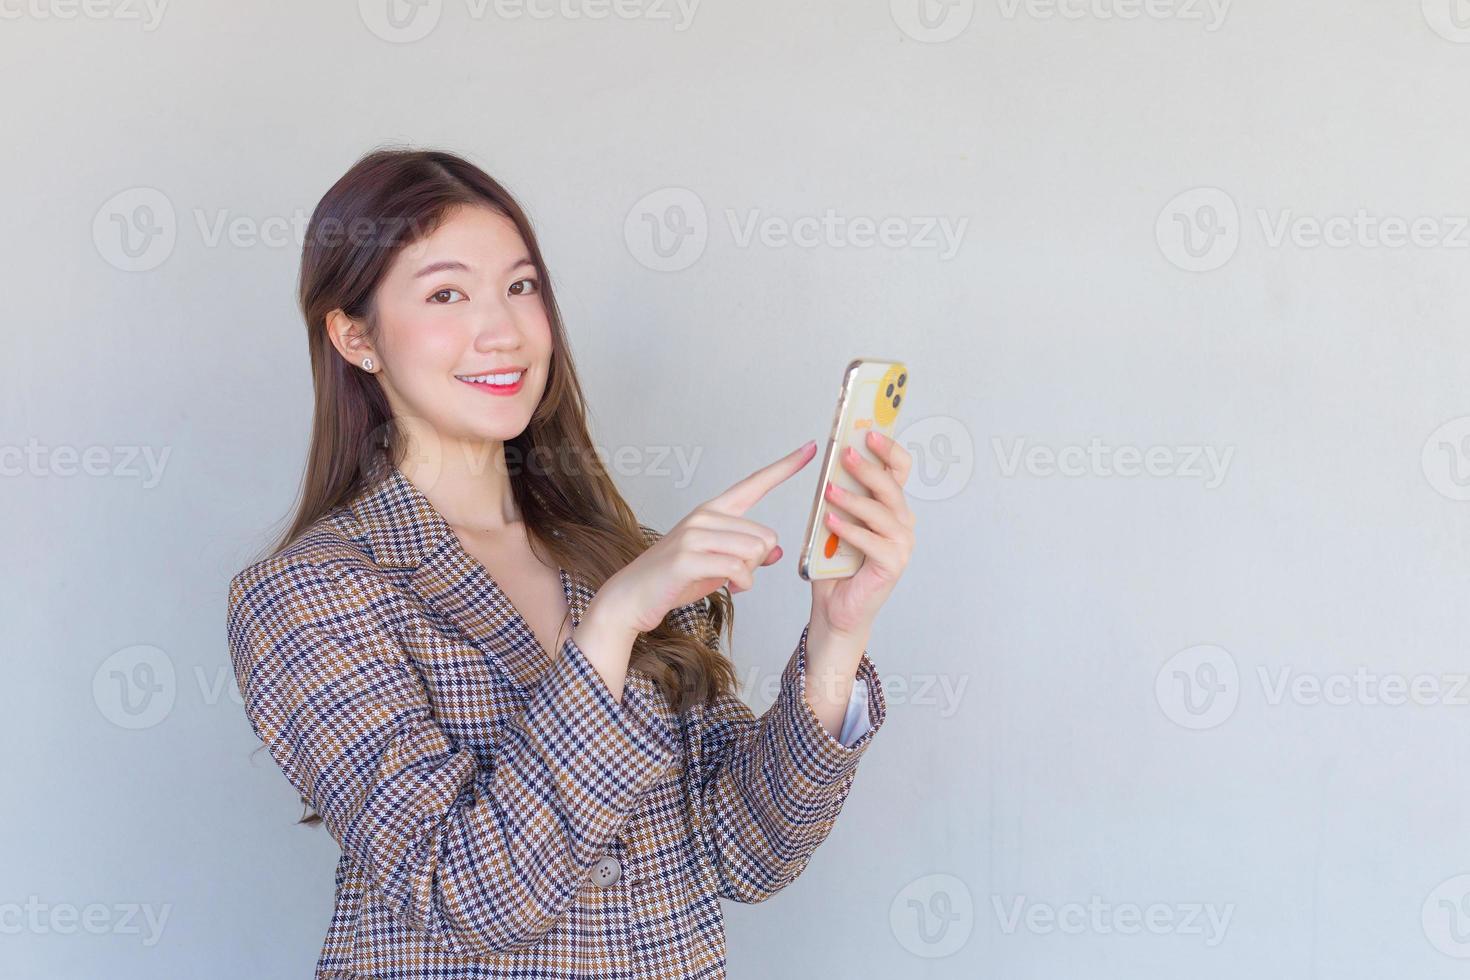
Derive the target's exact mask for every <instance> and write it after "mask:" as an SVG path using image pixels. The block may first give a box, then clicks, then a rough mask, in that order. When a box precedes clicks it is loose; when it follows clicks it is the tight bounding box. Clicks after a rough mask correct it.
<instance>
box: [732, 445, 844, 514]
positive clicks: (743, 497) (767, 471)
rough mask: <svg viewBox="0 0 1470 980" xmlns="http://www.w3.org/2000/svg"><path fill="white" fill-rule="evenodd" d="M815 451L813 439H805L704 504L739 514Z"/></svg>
mask: <svg viewBox="0 0 1470 980" xmlns="http://www.w3.org/2000/svg"><path fill="white" fill-rule="evenodd" d="M816 454H817V442H816V440H815V439H812V440H809V441H808V442H807V443H806V445H804V446H802V447H801V448H800V449H798V450H796V451H795V452H792V453H788V454H787V455H785V456H782V457H781V458H780V459H778V460H776V461H775V462H774V463H770V464H768V465H766V466H763V467H761V468H760V469H758V470H756V471H755V472H754V473H752V474H750V476H747V477H746V478H745V479H743V480H741V481H740V482H738V483H736V484H734V485H733V486H731V487H730V488H729V489H728V490H726V491H725V492H724V493H721V494H720V495H719V496H717V497H715V498H713V499H712V500H710V502H709V505H708V506H709V507H710V508H711V509H713V510H715V511H718V512H719V513H722V514H729V515H731V516H733V517H739V516H741V515H742V514H744V513H745V512H746V511H747V510H749V509H750V508H752V507H754V506H755V504H756V502H757V501H759V500H760V499H761V498H762V497H764V496H765V495H766V494H768V493H770V492H771V490H773V489H775V488H776V487H777V486H778V485H780V484H781V483H782V482H783V481H785V480H786V479H788V478H790V477H791V476H793V475H794V474H795V473H797V471H799V470H800V469H801V468H802V467H803V466H805V465H806V464H807V463H809V462H811V459H812V457H813V456H815V455H816Z"/></svg>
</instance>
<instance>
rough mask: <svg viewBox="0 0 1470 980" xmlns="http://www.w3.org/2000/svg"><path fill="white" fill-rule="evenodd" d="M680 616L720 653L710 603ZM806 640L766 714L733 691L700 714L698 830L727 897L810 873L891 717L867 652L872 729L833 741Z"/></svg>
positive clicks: (864, 672) (747, 895) (857, 681)
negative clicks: (809, 688) (813, 692)
mask: <svg viewBox="0 0 1470 980" xmlns="http://www.w3.org/2000/svg"><path fill="white" fill-rule="evenodd" d="M676 614H677V615H679V616H681V617H683V618H684V620H685V623H686V625H687V626H689V627H690V628H692V629H694V630H697V631H699V633H702V635H703V636H704V638H705V642H706V643H708V644H709V645H710V646H711V648H713V649H718V637H717V636H716V635H715V632H714V630H713V629H712V628H710V624H709V619H708V606H707V604H706V603H705V602H703V601H701V602H699V603H696V604H694V605H691V606H687V607H683V608H682V609H681V610H678V611H676ZM696 620H697V621H696ZM806 639H807V629H806V628H803V629H802V631H801V637H800V639H799V640H798V641H797V644H796V650H795V651H794V652H793V653H792V654H791V656H790V658H789V659H788V660H787V662H786V666H785V668H784V670H783V671H782V674H781V687H780V692H779V694H777V696H776V699H775V701H774V702H773V703H772V705H771V706H770V708H768V709H767V710H766V712H765V713H764V714H762V715H761V716H760V717H759V718H757V717H756V715H755V713H754V712H753V711H751V709H750V708H749V707H748V706H747V705H746V704H745V703H744V702H743V701H741V700H740V699H739V698H738V697H736V696H735V695H733V694H727V695H724V696H722V697H720V698H718V699H716V700H715V701H714V702H713V703H712V704H710V705H708V706H706V707H705V708H704V709H703V711H702V714H701V717H700V723H699V733H698V739H699V745H700V759H701V761H700V766H699V769H700V775H699V779H698V784H697V785H698V789H697V792H698V796H699V798H698V799H697V800H695V801H694V804H695V805H694V813H695V817H694V824H695V833H696V836H697V837H698V838H699V843H700V845H701V848H702V851H703V852H704V854H705V855H706V858H707V860H708V861H709V863H710V864H711V866H712V867H713V869H714V872H715V879H716V882H717V884H718V890H719V894H720V895H721V896H722V897H724V898H729V899H733V900H735V901H738V902H760V901H764V900H765V899H767V898H769V897H771V896H772V895H774V894H775V893H776V892H778V891H780V890H781V889H782V888H784V887H785V886H786V885H788V884H790V883H791V882H792V881H794V880H795V879H796V877H797V876H798V875H799V874H801V872H802V871H803V870H805V869H806V866H807V862H808V861H810V860H811V856H812V853H813V852H814V851H816V849H817V846H818V845H819V844H821V843H822V841H824V840H826V838H827V835H828V834H829V833H831V831H832V827H833V825H834V824H835V822H836V820H837V815H838V814H839V813H840V812H841V811H842V807H843V804H844V803H845V802H846V800H847V796H848V792H849V790H851V788H852V782H853V779H854V777H855V776H856V773H857V765H858V761H859V760H860V759H862V757H863V753H865V752H866V751H867V750H868V746H869V745H871V744H872V740H873V737H874V736H875V735H876V734H877V732H878V730H879V729H880V728H882V726H883V722H884V720H885V718H886V717H887V706H886V702H885V699H884V693H883V687H882V684H881V683H880V681H879V679H878V671H877V669H876V668H875V667H874V666H873V662H872V660H870V659H869V658H868V655H867V653H866V652H864V653H863V656H862V660H861V661H860V662H859V665H858V669H857V674H856V677H855V678H854V687H855V688H857V687H860V686H861V687H863V688H865V691H863V696H864V697H865V698H866V706H867V722H868V724H867V726H866V727H865V728H862V729H860V734H858V735H857V737H856V738H855V739H854V740H853V741H852V742H851V744H844V743H843V742H842V741H839V740H838V739H836V738H834V737H833V736H832V734H831V733H829V732H828V731H827V729H826V728H825V727H824V726H823V725H822V723H821V721H820V720H819V719H818V718H817V716H816V712H814V711H813V710H812V707H811V705H810V704H809V703H808V702H807V700H806ZM844 727H846V726H845V725H844Z"/></svg>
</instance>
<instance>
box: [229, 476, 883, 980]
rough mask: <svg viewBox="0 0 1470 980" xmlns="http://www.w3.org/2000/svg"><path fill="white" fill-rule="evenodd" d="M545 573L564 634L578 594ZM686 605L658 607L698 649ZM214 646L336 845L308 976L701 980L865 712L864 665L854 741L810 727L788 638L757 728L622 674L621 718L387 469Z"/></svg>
mask: <svg viewBox="0 0 1470 980" xmlns="http://www.w3.org/2000/svg"><path fill="white" fill-rule="evenodd" d="M645 532H646V533H647V535H648V536H649V538H650V540H653V539H654V538H656V537H657V533H658V532H656V531H652V530H651V529H645ZM561 579H562V586H563V588H564V589H565V592H566V597H567V604H568V606H569V607H570V609H571V614H572V621H573V624H574V625H575V624H576V623H578V622H580V620H581V614H582V612H583V611H584V610H585V609H586V608H587V603H588V602H589V601H590V600H591V598H592V596H593V594H594V592H593V590H592V589H591V588H590V587H589V586H588V585H587V583H585V582H584V581H582V580H581V578H580V577H579V576H576V575H574V574H572V573H569V572H568V571H567V570H566V569H562V570H561ZM707 609H708V607H707V604H706V603H705V601H704V600H700V601H699V602H698V603H694V604H691V605H688V606H683V607H680V608H679V609H676V610H674V612H673V613H672V614H671V615H673V617H674V619H675V621H676V622H678V623H679V624H680V625H681V626H682V627H683V628H684V629H686V630H689V631H690V632H691V633H692V634H694V635H697V636H702V637H704V639H705V641H706V642H707V643H709V644H710V645H711V647H712V648H715V649H717V647H716V646H715V644H716V638H715V634H714V631H713V630H712V629H711V628H710V623H709V618H708V613H707ZM228 632H229V645H230V655H231V658H232V660H233V663H234V668H235V674H236V679H237V681H238V683H239V686H240V692H241V694H242V696H243V698H244V704H245V713H246V715H247V716H248V718H249V720H250V724H251V727H252V729H253V730H254V732H255V734H256V735H257V736H258V737H259V738H260V740H261V741H262V742H263V743H264V744H265V745H266V746H267V747H268V748H269V750H270V753H271V755H272V756H273V757H274V758H275V760H276V762H277V763H278V764H279V765H280V767H281V769H282V771H283V772H284V773H285V776H286V778H287V779H288V780H289V781H290V782H291V785H292V786H294V787H295V788H296V790H297V792H298V793H299V794H300V795H301V797H302V799H303V800H305V801H306V802H308V803H309V804H310V805H311V806H312V807H313V808H314V809H315V810H316V811H317V812H318V813H319V814H321V816H322V819H323V822H324V824H325V826H326V828H327V830H328V831H329V832H330V833H331V835H332V837H333V838H334V839H335V840H336V841H337V842H338V844H339V845H340V846H341V848H342V856H341V858H340V860H339V862H338V864H337V872H336V889H337V897H336V906H335V909H334V910H333V914H332V920H331V925H330V927H329V929H328V932H327V937H326V941H325V943H324V944H323V947H322V951H321V957H320V959H319V961H318V963H317V965H316V974H315V975H316V976H317V977H318V978H324V977H333V978H341V977H392V978H441V980H448V978H454V980H492V978H494V980H500V978H512V977H514V978H566V980H573V978H597V980H608V978H617V977H622V978H641V977H704V978H712V977H724V976H725V934H724V920H723V915H722V912H721V908H720V903H719V900H720V899H721V898H725V899H733V900H735V901H739V902H760V901H763V900H764V899H766V898H769V897H770V896H771V895H773V894H775V893H776V892H777V891H779V890H780V889H782V888H783V887H785V886H786V885H787V884H789V883H790V882H791V881H793V880H794V879H795V878H796V877H797V875H799V874H801V872H802V871H803V869H805V868H806V865H807V862H808V861H809V860H810V859H811V856H812V853H813V852H814V851H815V850H816V848H817V846H818V845H819V844H821V842H822V841H823V840H824V839H826V837H827V835H828V833H829V832H830V831H831V829H832V826H833V823H834V821H835V820H836V819H837V815H838V813H839V812H840V811H841V810H842V806H843V803H844V801H845V800H846V797H847V795H848V790H849V789H850V787H851V785H852V780H853V777H854V775H855V772H856V768H857V764H858V760H859V759H861V758H862V755H863V753H864V752H865V751H866V750H867V747H868V745H869V743H870V742H871V740H872V738H873V736H874V734H876V732H877V731H878V730H879V729H880V728H881V727H882V725H883V720H884V717H885V713H886V707H885V701H884V695H883V688H882V686H881V684H880V683H879V681H878V674H877V671H876V670H875V669H874V667H873V664H872V662H871V661H870V660H869V659H868V657H867V655H866V654H864V656H863V658H862V662H861V665H860V667H859V670H858V674H857V677H858V678H860V679H862V680H865V681H866V682H867V692H868V693H867V698H868V719H867V720H868V723H869V725H870V727H869V729H868V730H867V731H866V732H864V733H863V734H862V735H861V737H859V738H858V739H857V740H856V741H855V742H854V743H853V744H852V745H850V746H845V745H843V744H842V743H840V742H839V741H838V740H836V739H834V738H833V737H832V736H831V735H830V734H829V733H828V732H827V731H826V729H825V728H823V727H822V725H821V723H820V722H819V721H818V720H817V717H816V715H815V714H814V713H813V712H812V710H811V706H810V705H809V704H807V702H806V698H805V695H804V693H803V691H804V683H805V673H804V671H805V650H806V632H805V630H803V632H802V635H801V638H800V640H799V641H798V642H797V646H796V650H795V651H794V652H793V653H792V655H791V657H790V659H789V660H788V661H787V663H786V666H785V668H784V670H783V672H782V675H781V687H780V693H779V695H778V696H777V698H776V700H775V702H774V704H772V706H771V707H770V709H769V710H767V711H766V712H765V713H764V714H763V715H761V716H760V717H759V718H757V717H756V716H755V715H754V713H753V712H752V711H751V710H750V708H749V707H747V706H746V705H745V704H744V702H742V701H740V700H739V699H738V698H736V697H734V696H725V697H723V698H721V699H720V700H718V701H717V702H715V703H713V704H711V705H705V706H701V707H698V708H695V709H693V710H691V711H689V712H687V713H686V714H685V715H684V716H683V717H682V718H681V717H679V716H677V715H675V714H673V713H672V711H671V710H670V706H669V703H668V700H667V699H666V698H665V697H664V696H663V694H662V693H661V691H660V690H659V688H658V687H657V686H656V685H655V684H654V682H653V680H652V679H651V678H650V677H649V676H647V675H646V674H644V673H643V672H642V671H638V670H630V671H629V673H628V677H627V681H626V683H625V687H624V694H623V700H622V701H621V703H620V702H618V701H617V700H615V699H614V698H613V697H612V693H611V692H610V691H609V690H608V688H607V686H606V685H605V683H604V682H603V681H602V678H601V675H599V674H598V673H597V671H596V669H595V668H593V667H592V666H591V664H590V663H589V662H588V661H587V659H586V656H585V654H583V652H582V651H581V650H580V649H579V648H578V647H577V645H576V643H575V642H574V641H573V640H572V639H570V638H568V639H566V640H565V641H563V643H562V646H561V649H560V651H559V656H558V657H557V658H556V659H555V661H554V662H553V661H552V660H551V658H549V657H548V656H547V654H546V653H545V652H544V651H543V650H542V649H541V647H540V644H539V643H538V642H537V641H536V638H535V635H534V634H533V633H532V632H531V630H530V629H529V627H528V626H527V625H526V623H525V622H524V620H522V619H521V617H520V615H519V614H518V613H517V612H516V610H515V609H514V608H513V607H512V606H511V604H510V602H509V601H508V600H507V598H506V597H505V595H504V593H502V592H501V591H500V588H499V587H498V586H497V585H496V583H495V582H494V580H493V579H492V578H490V576H489V575H488V573H487V572H486V570H485V568H484V566H483V565H482V564H481V563H480V562H478V561H477V560H476V559H474V558H473V557H471V556H470V555H469V554H468V553H467V552H466V551H465V550H464V548H463V547H462V546H461V545H460V543H459V541H458V538H457V537H456V536H455V534H454V532H453V531H452V529H451V528H450V527H449V525H448V524H447V523H446V522H445V520H444V519H443V517H442V516H440V515H439V513H438V512H437V511H436V510H435V509H434V508H433V506H432V505H431V504H430V503H429V501H428V499H427V498H426V497H425V496H424V495H423V494H422V492H420V491H419V489H418V488H417V487H415V486H414V485H413V483H411V482H410V481H409V480H408V479H407V478H406V477H405V476H404V475H403V474H402V473H401V472H400V471H399V470H398V469H397V467H392V466H390V467H388V472H387V475H386V477H384V478H383V479H382V480H381V481H380V482H378V483H377V484H375V485H374V486H373V487H371V488H370V489H368V490H367V491H365V492H364V493H362V494H360V495H358V496H357V497H356V498H355V499H354V500H353V501H351V502H349V503H347V504H345V505H343V506H342V507H339V508H336V509H335V510H333V511H332V512H331V513H329V514H328V515H326V516H325V517H324V518H323V519H322V520H321V521H319V522H317V524H315V525H314V526H313V527H312V529H311V530H310V531H308V532H307V533H306V534H305V535H303V536H302V537H300V538H299V539H298V540H297V541H296V542H294V543H293V544H292V545H291V546H290V548H289V549H287V550H286V551H284V552H283V553H281V554H279V555H275V556H273V557H270V558H267V559H264V560H262V561H259V562H256V563H255V564H253V565H251V566H250V567H249V568H246V569H245V570H243V571H241V572H240V573H239V574H237V575H235V576H234V577H233V578H232V579H231V581H230V591H229V610H228Z"/></svg>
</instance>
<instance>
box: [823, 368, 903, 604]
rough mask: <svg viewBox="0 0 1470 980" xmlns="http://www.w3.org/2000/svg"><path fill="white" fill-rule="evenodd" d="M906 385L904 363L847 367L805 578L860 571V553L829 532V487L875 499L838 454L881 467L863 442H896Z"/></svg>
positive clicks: (828, 446) (830, 440)
mask: <svg viewBox="0 0 1470 980" xmlns="http://www.w3.org/2000/svg"><path fill="white" fill-rule="evenodd" d="M908 383H909V372H908V368H907V366H905V365H904V364H903V362H901V361H889V360H881V359H876V358H867V357H860V358H857V359H856V360H854V361H852V362H851V363H849V364H848V365H847V371H846V372H845V373H844V375H843V380H842V389H841V391H840V392H839V394H838V399H837V411H836V413H835V415H834V416H833V419H832V435H831V436H830V437H829V438H828V440H827V452H826V454H825V455H824V457H823V460H822V468H821V470H820V471H819V479H818V481H817V496H816V499H815V500H814V501H813V502H812V511H811V516H810V517H808V518H807V525H806V535H805V539H804V542H805V543H804V544H803V545H802V550H801V561H800V563H799V564H798V566H797V570H798V571H799V572H800V574H801V577H802V578H804V579H808V580H815V579H826V578H848V577H850V576H852V575H855V574H857V570H858V569H859V568H861V567H862V564H863V554H862V552H860V551H858V550H857V549H856V548H854V547H853V546H852V545H850V544H848V543H847V542H846V541H843V540H841V539H839V538H838V537H837V536H836V535H835V534H833V533H832V531H831V529H830V528H828V527H827V517H826V514H827V497H826V490H827V483H828V481H831V482H833V483H835V484H837V485H838V486H839V487H841V488H842V489H844V490H847V491H850V492H851V493H855V494H861V495H862V496H865V497H867V496H871V494H870V493H869V492H868V489H867V487H865V486H863V485H862V484H861V483H858V482H857V480H856V479H855V478H854V477H853V476H852V474H850V473H848V471H847V469H846V468H845V467H843V466H842V463H841V461H840V456H839V453H841V452H842V451H843V450H844V449H846V448H847V447H848V446H852V447H853V448H854V449H856V450H857V451H858V453H859V454H861V455H862V456H863V457H864V458H865V459H868V460H869V461H872V462H877V460H878V457H877V455H876V454H874V452H873V451H872V450H871V449H869V448H868V443H867V440H866V438H865V436H866V434H867V432H868V430H869V429H877V430H878V431H879V432H881V433H883V434H884V435H886V436H889V437H890V438H891V437H892V436H893V434H894V431H895V425H896V424H897V422H898V414H899V411H900V409H901V408H902V406H903V402H904V399H905V398H906V396H907V395H906V393H907V392H908Z"/></svg>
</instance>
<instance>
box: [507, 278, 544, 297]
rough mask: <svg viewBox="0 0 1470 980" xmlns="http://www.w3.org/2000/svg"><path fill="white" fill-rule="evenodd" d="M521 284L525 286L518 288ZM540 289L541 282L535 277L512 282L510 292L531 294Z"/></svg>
mask: <svg viewBox="0 0 1470 980" xmlns="http://www.w3.org/2000/svg"><path fill="white" fill-rule="evenodd" d="M519 286H524V287H525V288H524V289H518V288H517V287H519ZM540 289H541V284H540V283H539V282H537V281H536V280H535V279H530V278H526V279H521V280H519V281H517V282H513V283H511V284H510V292H511V295H512V296H530V295H533V294H535V293H536V292H538V291H539V290H540Z"/></svg>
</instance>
